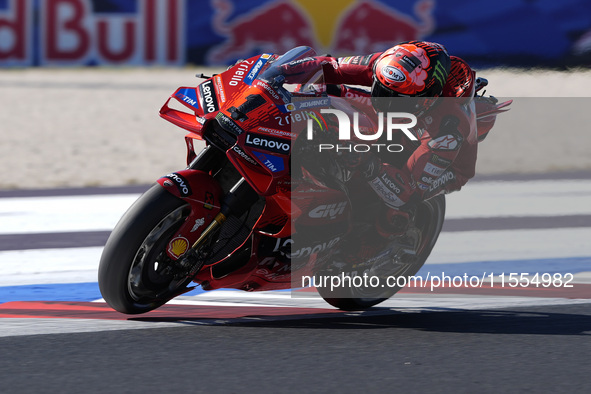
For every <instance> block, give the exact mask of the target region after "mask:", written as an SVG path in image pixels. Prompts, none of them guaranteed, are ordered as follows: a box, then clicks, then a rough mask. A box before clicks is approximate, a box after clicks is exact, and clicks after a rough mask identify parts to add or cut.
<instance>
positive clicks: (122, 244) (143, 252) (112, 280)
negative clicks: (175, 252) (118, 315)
mask: <svg viewBox="0 0 591 394" xmlns="http://www.w3.org/2000/svg"><path fill="white" fill-rule="evenodd" d="M190 211H191V209H190V206H189V205H188V204H187V203H185V202H184V201H182V200H181V199H179V198H177V197H175V196H173V195H172V194H170V193H168V192H167V191H165V190H164V189H163V188H162V187H161V186H160V185H158V184H155V185H154V186H152V187H151V188H150V189H149V190H148V191H147V192H146V193H144V194H143V195H142V196H141V197H140V198H139V199H138V200H137V201H136V202H135V203H134V204H133V205H132V206H131V207H130V208H129V210H128V211H127V212H126V213H125V214H124V215H123V217H122V218H121V220H120V221H119V223H118V224H117V225H116V226H115V229H114V230H113V232H112V233H111V235H110V236H109V239H108V240H107V243H106V245H105V248H104V250H103V253H102V256H101V260H100V265H99V270H98V283H99V289H100V291H101V294H102V296H103V298H104V299H105V301H106V302H107V304H109V305H110V306H111V307H112V308H113V309H115V310H116V311H119V312H122V313H127V314H139V313H145V312H148V311H151V310H153V309H156V308H158V307H159V306H161V305H163V304H164V303H166V302H167V301H169V300H170V299H172V298H174V297H176V296H177V295H179V294H181V293H183V292H185V291H186V287H187V285H188V284H189V283H190V282H191V280H190V279H186V278H182V279H178V278H176V277H175V276H174V275H172V274H171V273H170V271H171V270H169V269H167V267H169V265H170V264H172V262H173V261H172V259H171V258H170V257H169V256H168V255H167V253H166V247H167V245H168V242H169V241H170V239H171V237H172V236H173V235H174V234H175V233H176V231H177V230H178V229H179V228H180V227H181V225H182V224H183V223H184V221H185V219H186V218H187V217H188V216H189V214H190Z"/></svg>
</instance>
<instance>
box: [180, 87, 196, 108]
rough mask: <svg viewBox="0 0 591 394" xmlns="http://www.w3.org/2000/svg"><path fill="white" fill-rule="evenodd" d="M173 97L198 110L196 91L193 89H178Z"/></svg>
mask: <svg viewBox="0 0 591 394" xmlns="http://www.w3.org/2000/svg"><path fill="white" fill-rule="evenodd" d="M175 97H176V98H177V99H179V100H181V101H182V102H184V103H187V104H188V105H190V106H191V107H193V108H195V109H198V108H199V105H198V104H197V91H196V90H195V89H194V88H184V89H180V90H179V91H178V92H177V93H176V94H175Z"/></svg>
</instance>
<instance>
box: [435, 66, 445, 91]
mask: <svg viewBox="0 0 591 394" xmlns="http://www.w3.org/2000/svg"><path fill="white" fill-rule="evenodd" d="M433 76H434V77H435V79H437V81H438V82H439V84H440V85H441V86H443V85H445V81H446V80H447V72H446V71H445V68H444V67H443V65H442V64H441V62H440V61H438V62H437V64H436V65H435V69H434V70H433Z"/></svg>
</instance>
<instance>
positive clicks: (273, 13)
mask: <svg viewBox="0 0 591 394" xmlns="http://www.w3.org/2000/svg"><path fill="white" fill-rule="evenodd" d="M212 5H213V6H214V8H215V16H214V20H213V23H212V25H213V29H214V30H215V31H216V33H218V34H219V35H222V36H224V37H225V40H224V41H223V42H222V43H221V44H219V45H217V46H215V47H214V48H213V49H211V50H210V51H209V53H208V56H207V60H208V62H209V63H210V64H221V63H228V62H230V61H232V60H234V59H237V58H245V57H249V56H252V55H253V54H255V53H260V52H270V53H283V52H285V51H287V50H289V49H291V48H293V47H295V46H299V45H306V46H311V47H313V48H315V49H317V50H318V51H319V52H329V53H331V54H333V55H335V56H338V55H343V54H352V53H360V54H361V53H372V52H379V51H383V50H385V49H386V48H388V47H391V46H393V45H394V44H396V43H398V42H401V41H409V40H413V39H421V38H423V37H425V36H427V35H428V34H430V33H432V32H433V31H434V30H435V19H434V17H433V9H434V7H435V0H420V1H416V2H415V3H414V6H413V7H412V9H413V12H412V14H407V13H404V12H401V11H398V10H397V9H394V8H393V7H390V6H387V5H385V4H384V3H382V2H379V1H378V0H361V1H356V0H344V1H343V0H338V1H323V2H318V1H313V0H278V1H269V2H267V3H265V4H263V5H261V6H259V7H256V8H254V9H252V10H251V11H249V12H246V13H243V14H241V15H233V13H234V11H235V10H234V5H233V3H232V2H231V1H230V0H213V2H212Z"/></svg>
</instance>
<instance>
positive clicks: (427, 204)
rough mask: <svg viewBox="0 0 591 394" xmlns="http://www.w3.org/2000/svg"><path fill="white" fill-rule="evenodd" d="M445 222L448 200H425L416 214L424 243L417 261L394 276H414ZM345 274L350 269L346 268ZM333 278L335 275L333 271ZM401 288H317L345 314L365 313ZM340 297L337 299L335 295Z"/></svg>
mask: <svg viewBox="0 0 591 394" xmlns="http://www.w3.org/2000/svg"><path fill="white" fill-rule="evenodd" d="M444 219H445V197H444V196H443V195H438V196H436V197H433V198H431V199H429V200H426V201H423V202H422V203H421V204H420V205H419V207H418V211H417V215H416V219H415V220H416V223H415V224H416V225H417V227H418V228H419V229H420V230H421V242H420V243H419V246H418V248H417V253H416V257H415V260H414V261H413V262H412V264H411V265H410V266H409V267H408V268H406V269H405V270H404V271H403V272H397V273H393V276H406V277H409V276H412V275H415V274H416V273H417V272H418V271H419V270H420V269H421V267H422V266H423V264H425V261H427V258H428V257H429V255H430V254H431V251H432V250H433V247H434V246H435V243H436V242H437V238H438V237H439V233H440V232H441V228H442V227H443V222H444ZM343 269H344V270H345V271H347V270H350V269H351V267H344V268H343ZM330 274H331V275H334V274H336V273H335V272H330ZM400 289H402V287H398V286H383V287H382V286H380V287H375V288H372V287H366V288H361V287H355V286H351V287H341V288H339V289H338V290H337V291H336V292H334V291H331V289H330V288H328V287H318V288H317V290H318V293H319V294H320V296H322V298H323V299H324V300H325V301H326V302H327V303H329V304H330V305H332V306H334V307H336V308H339V309H341V310H345V311H358V310H365V309H368V308H371V307H372V306H375V305H377V304H379V303H381V302H384V301H385V300H387V299H388V298H390V297H392V296H394V295H395V294H396V293H397V292H398V291H399V290H400ZM335 295H337V296H335Z"/></svg>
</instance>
